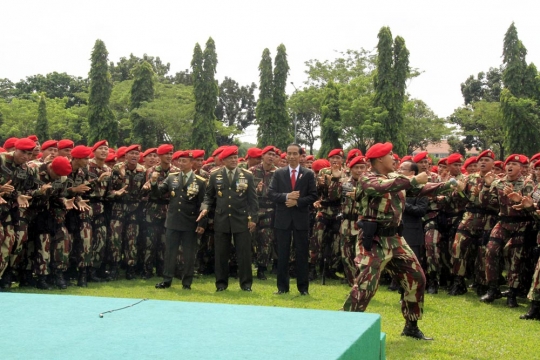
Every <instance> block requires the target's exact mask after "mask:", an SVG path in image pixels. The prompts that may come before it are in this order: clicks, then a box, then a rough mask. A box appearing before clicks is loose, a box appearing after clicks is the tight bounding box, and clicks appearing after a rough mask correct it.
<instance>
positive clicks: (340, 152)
mask: <svg viewBox="0 0 540 360" xmlns="http://www.w3.org/2000/svg"><path fill="white" fill-rule="evenodd" d="M332 156H341V157H343V149H334V150H332V151H330V152H329V153H328V156H327V158H331V157H332Z"/></svg>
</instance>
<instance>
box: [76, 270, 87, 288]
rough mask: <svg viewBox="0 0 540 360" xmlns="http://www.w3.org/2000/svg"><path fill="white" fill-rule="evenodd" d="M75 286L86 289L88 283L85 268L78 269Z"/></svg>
mask: <svg viewBox="0 0 540 360" xmlns="http://www.w3.org/2000/svg"><path fill="white" fill-rule="evenodd" d="M77 286H80V287H88V283H87V281H86V268H85V267H84V268H79V275H78V277H77Z"/></svg>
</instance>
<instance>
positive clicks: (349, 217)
mask: <svg viewBox="0 0 540 360" xmlns="http://www.w3.org/2000/svg"><path fill="white" fill-rule="evenodd" d="M343 220H350V221H356V220H358V215H354V214H353V215H351V214H343Z"/></svg>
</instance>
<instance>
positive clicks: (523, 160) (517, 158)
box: [504, 154, 529, 166]
mask: <svg viewBox="0 0 540 360" xmlns="http://www.w3.org/2000/svg"><path fill="white" fill-rule="evenodd" d="M510 161H514V162H518V163H520V164H523V165H527V164H528V163H529V158H527V157H526V156H525V155H521V154H512V155H510V156H509V157H507V158H506V160H505V161H504V166H506V164H508V163H509V162H510Z"/></svg>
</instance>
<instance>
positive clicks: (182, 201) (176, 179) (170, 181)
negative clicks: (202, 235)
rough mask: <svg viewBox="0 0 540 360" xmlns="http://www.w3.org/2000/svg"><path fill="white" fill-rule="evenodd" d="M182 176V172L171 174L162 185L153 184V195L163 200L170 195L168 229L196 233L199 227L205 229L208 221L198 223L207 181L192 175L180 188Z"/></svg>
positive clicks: (166, 225)
mask: <svg viewBox="0 0 540 360" xmlns="http://www.w3.org/2000/svg"><path fill="white" fill-rule="evenodd" d="M181 174H182V173H181V172H178V173H170V174H169V176H168V177H167V178H166V179H165V180H163V182H162V183H161V184H159V185H158V184H157V183H155V184H152V190H151V195H152V196H154V197H156V198H161V197H163V196H164V195H166V194H170V200H169V208H168V210H167V220H166V221H165V227H166V228H167V229H172V230H178V231H193V232H195V229H196V228H197V226H200V227H202V228H204V227H206V223H207V221H208V220H207V218H206V217H205V218H204V219H202V220H201V221H200V222H199V223H197V222H196V220H197V217H198V216H199V209H200V207H201V204H202V203H203V200H204V194H205V192H206V180H205V179H204V178H203V177H201V176H198V175H195V174H194V173H191V175H190V177H189V178H188V179H187V181H186V183H185V184H182V186H180V185H181V184H180V183H181V181H182V179H181ZM195 192H197V193H195Z"/></svg>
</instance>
